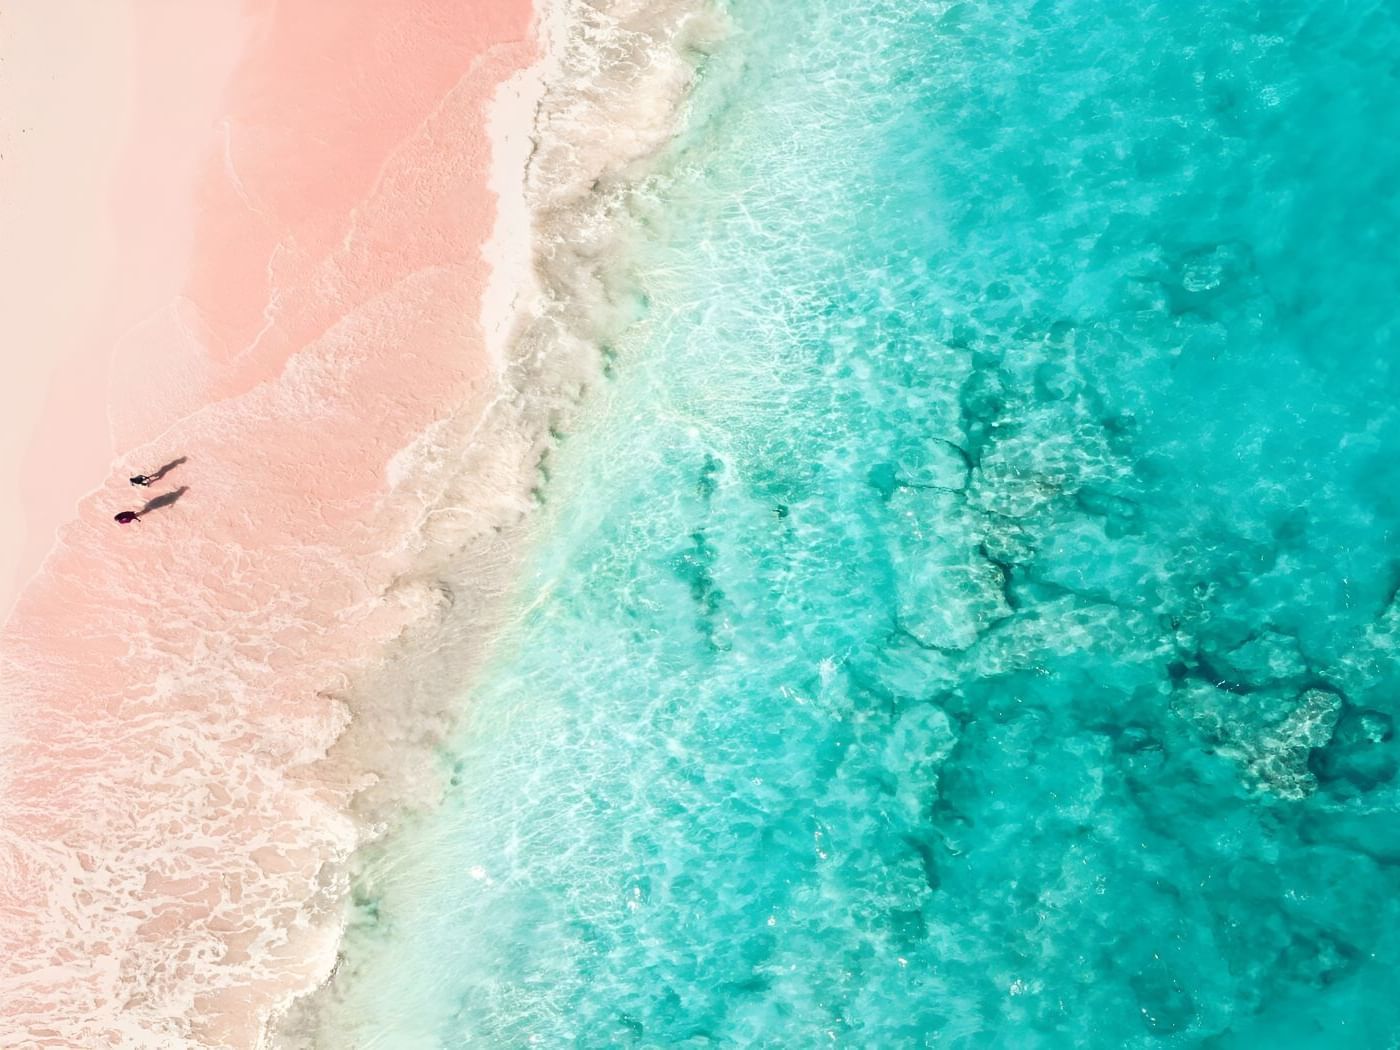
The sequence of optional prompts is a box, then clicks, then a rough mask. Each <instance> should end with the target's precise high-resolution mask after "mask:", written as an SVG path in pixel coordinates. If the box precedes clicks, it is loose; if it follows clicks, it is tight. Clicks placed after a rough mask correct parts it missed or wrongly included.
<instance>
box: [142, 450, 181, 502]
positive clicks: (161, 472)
mask: <svg viewBox="0 0 1400 1050" xmlns="http://www.w3.org/2000/svg"><path fill="white" fill-rule="evenodd" d="M189 458H190V457H189V456H181V457H180V458H179V459H172V460H171V461H170V462H169V463H167V464H166V465H165V466H163V467H161V468H160V469H159V470H158V471H156V472H155V473H154V474H152V475H150V476H149V477H148V478H147V479H146V480H147V481H152V482H154V481H159V480H160V479H161V478H163V477H165V475H167V474H169V473H170V472H171V471H172V470H174V469H175V468H176V467H178V466H179V465H180V464H181V463H184V462H185V461H186V460H187V459H189ZM180 491H181V492H184V491H185V490H184V489H181V490H180ZM176 498H177V499H178V498H179V497H178V496H177V497H176ZM171 502H174V500H172V501H171ZM161 506H162V507H164V506H165V504H164V503H162V504H161ZM147 509H149V508H147Z"/></svg>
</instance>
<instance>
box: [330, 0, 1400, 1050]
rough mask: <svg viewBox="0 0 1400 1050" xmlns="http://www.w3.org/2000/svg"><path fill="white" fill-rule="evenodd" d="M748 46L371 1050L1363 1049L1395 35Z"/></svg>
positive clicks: (1397, 181) (1300, 20) (1382, 693)
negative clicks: (532, 1049)
mask: <svg viewBox="0 0 1400 1050" xmlns="http://www.w3.org/2000/svg"><path fill="white" fill-rule="evenodd" d="M731 14H732V17H733V20H734V23H735V33H734V35H733V36H732V38H731V39H730V40H729V42H728V43H727V44H726V45H725V46H724V48H723V49H722V50H721V51H720V52H719V53H718V54H717V55H715V56H714V57H713V58H711V59H710V60H709V62H708V63H707V64H706V66H705V67H704V76H703V79H702V82H701V85H700V87H699V90H698V93H697V97H696V103H695V113H694V115H693V119H692V122H691V126H690V130H689V131H688V132H687V134H686V137H685V138H684V140H683V141H682V142H681V143H680V144H679V145H678V147H677V150H676V153H675V156H674V157H673V158H672V159H671V161H669V162H668V166H667V168H666V170H665V172H664V174H663V176H662V177H661V178H660V179H659V180H658V182H657V184H656V185H655V186H654V187H652V189H651V190H650V191H648V195H647V199H646V200H645V201H643V202H641V206H640V208H639V210H640V213H641V214H642V215H643V216H644V222H643V229H644V233H645V236H646V237H647V238H648V240H647V243H646V246H645V247H644V249H643V251H642V254H641V261H640V265H639V272H638V280H639V281H640V283H641V286H642V289H643V291H644V293H645V297H646V300H647V304H648V307H647V313H646V318H645V320H644V321H643V322H641V323H640V324H639V325H638V326H637V327H636V328H635V329H634V330H632V331H631V332H630V333H629V334H628V336H627V338H626V339H625V340H624V341H623V342H622V343H621V344H620V345H619V346H618V347H615V348H613V349H612V350H610V351H609V355H608V356H609V365H608V370H609V372H610V374H611V376H612V378H611V379H610V381H609V382H608V383H607V384H606V389H605V390H604V392H603V393H602V394H601V395H600V398H599V400H598V402H597V404H596V405H595V410H594V413H593V416H592V417H591V419H590V421H589V422H588V424H587V425H586V426H585V427H584V428H583V429H582V430H581V431H580V432H577V433H575V434H573V435H571V436H570V437H569V438H567V439H566V440H565V441H564V442H563V444H562V445H561V447H560V448H559V449H558V451H557V455H556V456H555V457H554V458H553V462H552V470H551V480H550V482H549V485H548V487H547V488H546V490H545V495H546V499H547V506H546V508H545V528H544V532H543V538H542V539H541V542H540V547H539V549H538V550H537V551H536V552H535V555H534V558H533V561H532V565H533V571H532V575H531V576H530V578H529V579H528V580H527V581H526V583H525V585H524V586H523V588H522V592H521V595H520V598H519V603H520V608H521V609H522V613H521V617H520V625H519V627H518V629H517V630H515V631H514V632H513V633H512V634H511V636H510V637H509V638H508V639H506V641H505V642H504V643H503V644H502V647H501V650H500V653H499V654H498V658H497V660H496V662H495V663H494V665H493V666H492V668H491V670H490V673H489V675H488V676H487V679H486V681H485V683H484V684H483V685H481V686H480V687H479V688H478V689H476V690H475V691H474V692H473V694H472V695H471V696H470V697H469V698H468V701H469V704H470V714H469V717H468V721H467V724H466V725H465V727H464V730H463V734H462V737H461V741H460V748H459V750H458V752H457V753H454V754H453V755H452V756H451V757H450V758H449V759H447V761H449V762H451V763H452V764H453V769H454V776H453V780H454V785H455V786H454V788H453V791H452V793H451V794H450V797H449V798H448V800H447V801H446V802H445V804H444V806H443V808H442V809H441V810H440V811H439V812H437V813H435V814H433V815H432V816H430V817H429V818H427V819H426V820H425V821H424V822H423V823H422V825H421V826H419V827H417V828H415V829H413V830H411V831H410V832H409V833H406V834H405V835H404V836H402V837H400V838H399V839H396V840H394V841H393V843H392V847H391V848H390V849H388V850H387V852H386V853H385V854H384V855H383V856H381V857H380V858H379V859H377V860H375V861H374V862H373V863H372V864H371V865H370V866H369V868H368V869H367V870H366V872H365V874H364V877H363V878H362V880H361V885H360V890H359V895H360V899H361V901H362V908H361V913H360V917H359V925H358V926H357V928H356V930H355V931H354V934H353V936H352V938H351V940H350V942H349V945H348V949H347V951H348V956H347V959H348V961H347V967H346V975H347V976H346V982H347V983H346V993H345V1002H344V1003H343V1004H342V1014H343V1019H344V1023H345V1025H346V1030H347V1031H348V1032H353V1033H355V1040H356V1041H355V1042H354V1045H356V1046H366V1047H368V1046H376V1047H390V1048H398V1047H405V1048H420V1047H422V1048H427V1047H458V1046H468V1045H470V1046H485V1047H522V1046H529V1045H538V1046H545V1047H572V1046H577V1047H797V1048H802V1047H818V1046H828V1045H834V1046H849V1047H924V1046H951V1047H980V1046H1005V1047H1062V1046H1063V1047H1069V1046H1083V1047H1106V1048H1107V1047H1147V1046H1164V1047H1186V1046H1208V1047H1215V1048H1226V1047H1230V1048H1234V1047H1241V1048H1243V1047H1255V1046H1260V1045H1274V1046H1286V1047H1294V1046H1297V1047H1324V1046H1337V1047H1343V1046H1346V1047H1352V1046H1355V1047H1385V1046H1395V1045H1397V1040H1400V996H1397V995H1396V994H1395V989H1396V984H1397V971H1396V964H1397V959H1400V930H1398V929H1397V922H1398V921H1400V870H1398V869H1397V863H1400V820H1397V817H1396V801H1397V793H1396V782H1395V774H1396V769H1397V761H1400V752H1397V744H1396V741H1395V739H1394V734H1393V719H1394V717H1395V715H1396V707H1397V704H1398V703H1400V692H1397V690H1398V689H1400V668H1397V665H1396V662H1395V655H1396V648H1397V645H1400V609H1398V608H1397V604H1396V590H1397V587H1400V546H1398V545H1397V527H1398V526H1400V415H1397V408H1396V405H1397V401H1400V370H1398V366H1400V351H1397V347H1396V339H1397V334H1400V333H1397V328H1396V317H1397V304H1400V236H1398V235H1397V234H1398V233H1400V223H1398V222H1397V220H1398V219H1400V204H1398V203H1397V202H1398V201H1400V196H1397V194H1398V193H1400V105H1397V101H1400V8H1397V7H1396V6H1395V5H1392V4H1387V3H1349V2H1344V0H1333V2H1330V3H1320V2H1315V0H1306V2H1304V0H1280V2H1275V3H1270V4H1251V3H1245V2H1242V0H1218V2H1215V3H1209V4H1207V3H1191V2H1181V3H1173V4H1155V5H1150V4H1147V5H1130V4H1129V5H1125V4H1115V3H1106V2H1102V0H1073V2H1060V3H1054V2H1029V0H1004V2H1001V3H995V4H993V3H973V2H969V3H930V2H924V0H863V2H856V0H826V2H816V0H785V2H778V0H735V2H734V3H733V4H732V6H731Z"/></svg>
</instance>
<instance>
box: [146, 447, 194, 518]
mask: <svg viewBox="0 0 1400 1050" xmlns="http://www.w3.org/2000/svg"><path fill="white" fill-rule="evenodd" d="M175 462H177V463H183V462H184V460H176V461H175ZM165 469H167V468H165V467H162V468H161V470H165ZM189 490H190V487H189V486H188V485H181V486H180V487H179V488H178V489H172V490H171V491H169V492H162V493H161V494H160V495H159V496H157V497H156V498H155V499H153V500H151V501H149V502H148V503H147V504H146V505H145V506H144V507H142V508H141V509H140V510H138V511H137V512H136V513H137V514H149V513H150V512H151V511H153V510H160V509H161V508H162V507H168V506H170V505H171V504H172V503H174V502H175V501H176V500H178V499H179V498H180V497H181V496H183V495H184V494H185V493H186V492H188V491H189Z"/></svg>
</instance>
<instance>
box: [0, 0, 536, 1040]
mask: <svg viewBox="0 0 1400 1050" xmlns="http://www.w3.org/2000/svg"><path fill="white" fill-rule="evenodd" d="M245 8H246V17H247V20H248V22H247V25H248V36H247V44H246V49H245V52H244V56H243V59H242V64H241V65H240V67H239V69H238V72H237V73H236V75H235V77H234V80H233V82H232V85H231V88H230V90H229V92H228V94H227V95H226V96H225V98H224V101H223V103H222V113H221V114H219V115H218V119H217V121H215V122H214V123H213V124H212V125H211V126H212V127H214V128H215V129H217V135H216V136H215V143H214V145H215V148H213V149H212V150H209V151H208V153H207V155H206V156H205V158H204V162H203V165H202V167H201V169H200V170H199V172H198V173H197V176H196V177H195V181H194V183H193V185H194V193H193V195H192V197H191V196H190V195H188V194H186V195H185V199H192V200H193V201H194V209H193V211H192V213H190V214H192V215H193V216H194V220H193V224H192V226H190V227H189V228H188V238H187V243H188V245H189V247H190V254H189V261H188V272H187V276H186V279H185V280H184V281H183V284H182V286H181V288H180V294H179V295H178V296H177V297H175V298H173V299H171V300H169V301H166V302H159V303H153V304H150V308H149V309H142V310H141V316H140V317H137V318H133V319H132V320H133V322H134V324H135V327H134V328H132V329H131V330H130V331H129V332H127V333H126V334H125V335H124V336H123V337H122V338H121V339H120V340H119V343H118V345H117V347H116V349H115V352H114V354H113V373H112V385H111V391H110V400H109V402H108V404H107V406H106V408H107V411H108V412H109V413H110V421H111V425H112V428H113V429H112V432H113V435H114V438H115V443H116V446H117V447H118V448H119V449H122V450H125V451H126V452H127V456H126V459H125V462H123V463H122V464H121V466H122V468H123V469H119V470H114V471H112V473H111V476H110V477H109V478H108V479H107V482H106V484H105V485H103V486H102V487H101V488H100V489H99V490H98V491H97V492H96V493H95V494H94V495H92V496H90V497H89V498H87V499H85V500H84V501H83V502H82V504H81V505H80V507H79V511H80V516H79V519H78V520H77V521H74V522H73V523H71V524H70V525H68V526H66V527H65V528H63V529H62V531H61V533H60V541H59V546H58V548H57V549H56V550H55V551H54V552H53V553H52V554H51V555H50V557H49V558H48V560H47V561H46V563H45V565H44V569H43V571H42V573H41V574H40V575H39V576H38V577H37V578H36V579H35V581H34V583H33V584H32V585H31V586H30V587H29V588H28V589H27V590H26V591H25V593H24V594H23V595H22V596H21V598H20V601H19V603H18V605H17V606H16V609H15V613H14V615H13V617H12V619H11V621H10V622H9V624H8V625H7V627H6V629H5V632H4V634H3V636H2V637H0V660H3V663H0V675H3V684H4V692H3V697H4V701H5V712H4V717H5V719H6V721H8V722H9V723H10V725H9V728H8V731H7V732H6V734H5V743H4V745H3V746H4V751H3V753H0V762H2V763H3V764H0V806H3V808H0V1030H3V1031H4V1032H6V1033H7V1034H8V1033H9V1032H11V1031H18V1032H20V1033H23V1035H24V1038H27V1039H28V1040H29V1041H28V1042H27V1043H22V1044H21V1045H34V1046H55V1047H57V1046H83V1047H118V1046H122V1047H125V1046H129V1047H138V1046H140V1047H145V1046H153V1045H184V1044H183V1043H178V1042H162V1041H161V1040H188V1041H191V1042H193V1043H195V1044H196V1045H220V1046H222V1045H228V1046H252V1045H254V1044H255V1042H256V1039H257V1037H258V1033H259V1031H260V1028H261V1024H262V1021H263V1019H264V1018H265V1016H266V1014H267V1012H268V1011H269V1010H271V1009H273V1008H275V1007H276V1006H277V1005H278V1004H279V1003H280V1002H282V1001H284V999H285V997H286V996H287V995H288V994H289V993H290V992H292V991H295V990H297V989H299V988H301V987H304V986H305V985H306V983H307V982H309V981H312V980H314V979H316V978H317V977H318V976H320V975H321V974H322V973H323V972H324V969H325V967H326V966H327V965H328V963H329V961H330V960H331V959H332V958H333V953H334V937H335V929H334V924H333V922H326V921H322V922H319V923H318V922H316V921H313V917H312V913H311V912H310V911H309V910H308V907H307V905H308V903H309V902H310V901H311V900H312V898H313V897H314V895H315V893H316V889H317V886H318V881H319V880H320V879H321V877H322V873H323V869H324V866H325V865H327V864H328V863H330V862H334V861H335V860H337V859H339V858H341V857H343V856H344V854H345V852H346V851H347V850H348V849H350V848H351V847H352V846H353V845H354V842H355V836H354V829H353V828H352V827H351V825H350V824H349V822H348V820H347V819H346V818H345V817H344V816H342V815H341V814H342V812H343V806H344V804H345V801H346V795H347V791H348V790H349V786H348V785H343V784H331V783H323V782H320V781H318V780H317V779H316V778H315V777H314V776H312V775H311V773H310V771H309V770H308V768H307V766H308V763H310V762H312V761H314V760H315V759H316V758H318V757H319V756H321V755H323V754H324V752H325V750H326V749H327V747H328V746H329V745H330V743H331V742H332V741H333V740H334V738H335V737H336V735H337V733H338V732H339V731H340V729H341V728H342V726H343V720H344V718H345V712H344V711H343V709H342V708H341V707H340V706H339V705H338V704H336V703H335V702H333V701H332V700H331V699H329V698H328V691H329V690H333V689H334V688H335V687H337V686H338V685H339V684H340V683H342V682H343V681H344V679H345V675H346V672H347V671H351V670H353V669H354V668H355V667H356V666H357V665H358V664H359V663H360V662H362V661H364V660H367V659H372V658H373V656H374V654H375V652H376V651H377V646H378V644H379V643H381V642H382V641H383V640H385V639H387V638H389V637H391V636H392V635H393V634H394V633H396V632H397V631H398V630H400V629H401V627H402V626H403V624H404V623H405V622H406V621H407V619H408V618H409V617H411V616H412V614H413V612H414V608H415V606H414V602H415V597H414V593H413V592H412V591H411V590H407V589H404V588H395V586H394V584H395V580H396V577H397V576H398V575H399V574H400V573H402V572H403V571H404V570H405V569H406V568H407V566H408V564H409V558H410V555H411V553H412V550H413V535H414V529H415V527H416V525H417V523H418V520H419V516H420V514H421V511H422V507H421V505H420V502H419V501H418V500H417V499H416V498H415V497H414V496H413V495H412V494H411V492H410V491H409V490H408V489H407V488H405V489H402V490H398V491H392V490H390V489H389V488H388V487H387V486H386V484H385V481H384V475H385V471H386V467H387V465H388V464H389V462H390V460H391V459H392V458H393V457H394V456H395V454H396V453H397V452H399V451H400V450H401V449H402V448H404V447H405V446H407V445H408V444H409V443H410V442H411V441H412V440H413V439H414V437H415V436H416V435H417V434H419V433H420V432H422V431H423V429H424V428H425V427H427V426H429V425H430V424H431V423H433V422H434V421H435V420H437V419H440V418H442V417H443V416H445V415H446V414H448V413H449V412H459V411H462V406H463V405H464V404H465V405H468V406H470V405H473V404H475V405H483V404H484V403H485V400H486V398H487V397H488V396H489V395H490V393H491V392H492V383H493V381H494V375H493V373H492V371H491V368H490V365H489V363H488V360H487V357H486V354H485V352H484V349H483V343H482V332H481V327H480V324H479V321H478V315H479V310H480V301H481V294H482V289H483V287H484V284H485V281H486V278H487V273H486V267H485V264H484V263H483V260H482V256H481V246H482V244H483V242H484V241H485V240H486V238H487V236H488V234H489V232H490V230H491V226H492V223H493V220H494V203H493V198H492V196H491V194H490V193H489V192H488V190H487V185H486V184H487V170H488V166H489V160H490V143H489V141H488V139H487V136H486V132H485V116H486V111H485V107H486V104H487V102H488V101H489V99H490V97H491V94H492V92H493V91H494V90H495V88H496V86H497V85H498V84H499V83H500V82H501V81H502V80H503V79H504V78H505V77H507V76H509V75H511V74H512V73H513V72H515V71H516V70H518V69H519V68H521V67H522V66H523V65H525V64H526V63H528V62H529V61H530V60H532V58H533V46H532V45H531V44H530V43H529V41H528V39H527V35H528V25H529V19H530V10H529V7H528V4H527V3H524V2H521V0H511V2H493V3H490V4H480V5H475V4H462V3H460V2H458V0H411V2H410V0H402V2H396V3H392V4H385V3H379V2H377V0H307V2H303V3H294V4H293V3H280V4H279V3H276V2H275V0H260V2H256V3H251V4H248V5H245ZM137 10H138V12H139V15H140V19H139V20H138V21H139V24H138V37H139V39H140V40H142V41H143V45H142V46H145V47H147V48H152V47H154V48H155V49H157V50H159V49H161V48H166V47H176V48H178V47H180V46H182V40H181V38H180V35H179V32H176V33H173V34H172V31H171V27H170V23H168V22H166V21H164V20H163V16H164V14H166V13H168V6H167V5H165V4H157V3H150V4H146V5H142V6H140V7H138V8H137ZM182 32H183V30H182ZM142 92H146V94H145V95H143V94H142ZM150 92H151V88H150V87H149V85H148V86H146V87H140V88H138V89H137V96H138V98H145V101H144V102H142V103H141V104H142V105H144V106H146V107H148V111H149V112H156V111H157V109H158V107H159V105H160V104H161V103H160V100H159V98H158V97H155V96H154V95H152V94H151V93H150ZM160 126H162V125H161V124H160V121H159V120H156V119H154V118H148V119H146V121H145V123H141V122H138V127H141V128H146V129H147V131H149V129H150V128H155V127H160ZM142 145H143V144H142V143H140V142H138V143H137V147H138V148H137V149H136V150H135V151H134V152H133V153H132V156H133V157H134V158H136V160H137V163H136V165H135V166H134V167H132V168H130V169H128V170H127V172H126V174H125V175H124V176H123V178H124V179H126V180H128V181H127V182H126V183H125V184H124V185H125V186H126V189H124V190H123V191H122V192H123V193H124V194H126V195H127V197H128V198H129V199H135V198H134V197H133V195H134V194H135V192H136V191H135V189H134V187H135V186H136V185H137V184H139V183H140V180H141V179H142V178H143V176H144V175H146V174H149V172H143V171H142V170H141V167H142V165H141V163H140V159H141V157H142V156H143V153H142V152H141V147H142ZM151 150H153V151H156V146H154V145H152V146H151ZM144 155H145V156H150V157H155V156H158V155H160V154H159V153H158V151H157V152H152V153H149V154H144ZM170 163H171V164H174V165H175V166H176V167H178V164H176V162H175V161H174V160H171V161H170ZM161 177H162V178H165V177H168V173H162V175H161ZM175 189H176V188H174V187H173V188H172V192H174V191H175ZM119 199H121V197H120V195H119ZM168 218H169V216H167V219H168ZM144 228H145V224H144V222H143V220H142V216H141V215H137V214H126V215H124V216H123V217H122V220H121V222H120V224H119V225H118V226H117V229H118V230H119V231H120V238H121V240H122V242H123V243H128V242H130V241H134V240H135V239H138V238H139V236H140V231H141V230H142V229H144ZM522 236H523V232H522ZM180 237H181V233H180V231H176V233H175V234H173V235H172V236H171V239H169V240H167V241H165V242H164V243H165V244H167V246H168V247H169V250H170V251H171V252H178V250H179V244H178V242H179V240H180ZM148 250H149V249H148ZM157 254H159V253H157ZM162 258H164V256H162ZM158 277H159V275H158V274H157V275H156V278H158ZM156 278H151V277H150V275H149V274H148V275H146V276H145V277H142V276H137V277H135V278H134V279H133V284H132V286H131V287H133V288H136V289H137V291H134V292H132V295H134V296H136V297H138V298H139V294H140V291H139V290H140V288H142V287H144V288H145V289H147V290H149V289H150V288H151V287H154V284H153V283H152V281H153V280H154V281H155V284H158V283H159V282H158V279H156ZM143 282H144V283H143ZM177 456H183V457H186V461H185V462H184V463H182V464H181V465H180V466H178V467H177V468H175V469H174V470H173V471H172V472H171V473H170V475H169V476H168V477H167V478H166V479H165V480H164V482H163V483H162V485H161V487H160V489H159V490H158V491H156V492H152V493H141V492H137V491H136V490H134V489H132V488H130V487H129V486H127V484H126V482H125V476H126V472H127V470H126V468H130V469H131V470H136V469H144V470H150V469H153V468H154V467H155V466H157V465H159V464H160V463H162V462H165V461H167V460H170V459H173V458H175V457H177ZM185 486H187V489H185V491H183V492H182V494H181V495H180V496H179V498H178V499H177V500H176V501H175V502H173V503H170V504H168V505H166V506H163V507H159V508H157V509H153V510H151V511H150V512H149V513H148V514H147V515H146V516H145V517H144V518H143V519H142V520H141V521H140V522H138V523H136V524H132V525H129V526H125V527H121V526H118V525H116V524H115V523H114V522H113V521H112V518H111V515H112V514H113V513H114V512H115V511H116V510H119V509H124V508H132V509H136V508H139V506H140V503H141V500H142V498H149V497H150V496H153V495H157V494H159V493H161V492H168V491H171V490H174V489H176V488H180V487H185ZM386 595H388V597H386ZM330 914H332V915H333V909H332V910H331V912H330Z"/></svg>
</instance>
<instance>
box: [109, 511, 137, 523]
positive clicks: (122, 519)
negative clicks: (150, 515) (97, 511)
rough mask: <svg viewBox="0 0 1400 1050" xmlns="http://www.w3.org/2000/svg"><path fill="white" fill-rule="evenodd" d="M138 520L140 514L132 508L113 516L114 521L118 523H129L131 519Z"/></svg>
mask: <svg viewBox="0 0 1400 1050" xmlns="http://www.w3.org/2000/svg"><path fill="white" fill-rule="evenodd" d="M140 520H141V515H139V514H137V513H136V512H135V511H134V510H124V511H122V512H121V513H120V514H118V515H116V516H115V521H116V523H117V524H118V525H130V524H131V523H132V522H133V521H140Z"/></svg>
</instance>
